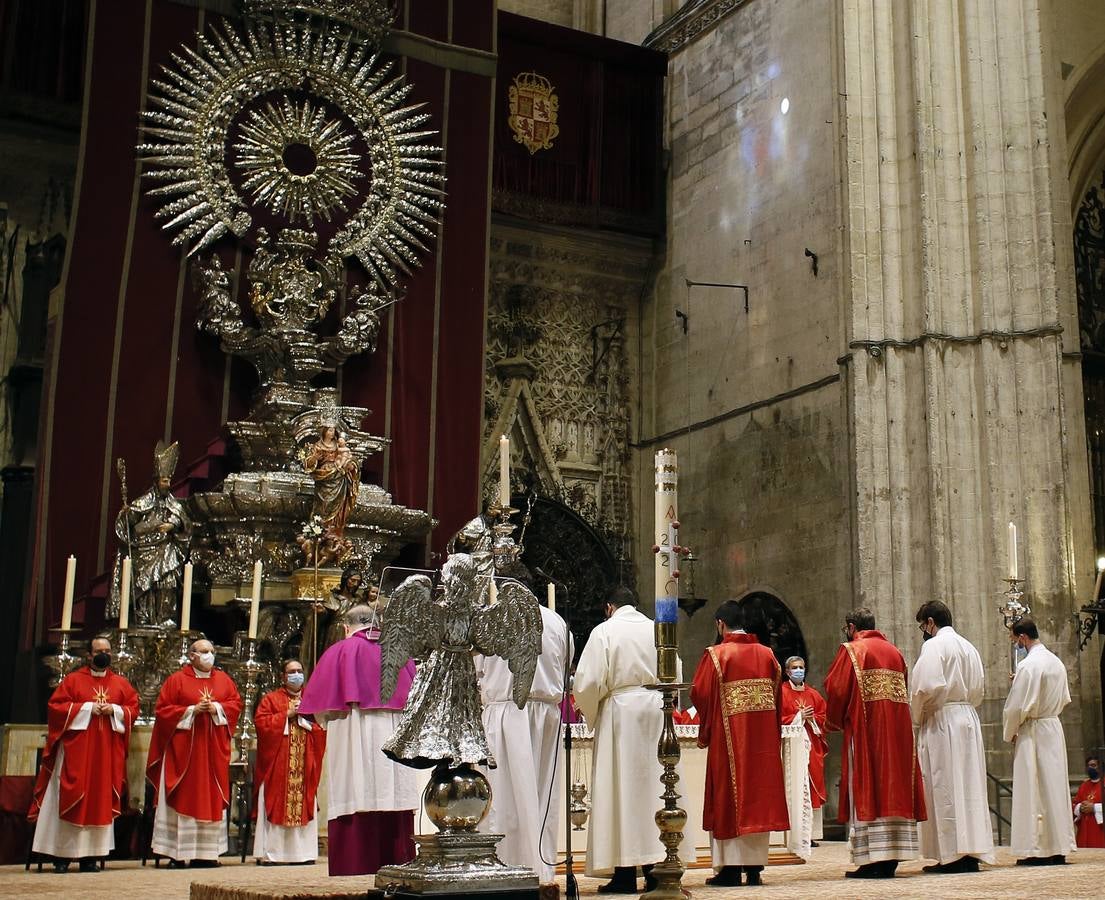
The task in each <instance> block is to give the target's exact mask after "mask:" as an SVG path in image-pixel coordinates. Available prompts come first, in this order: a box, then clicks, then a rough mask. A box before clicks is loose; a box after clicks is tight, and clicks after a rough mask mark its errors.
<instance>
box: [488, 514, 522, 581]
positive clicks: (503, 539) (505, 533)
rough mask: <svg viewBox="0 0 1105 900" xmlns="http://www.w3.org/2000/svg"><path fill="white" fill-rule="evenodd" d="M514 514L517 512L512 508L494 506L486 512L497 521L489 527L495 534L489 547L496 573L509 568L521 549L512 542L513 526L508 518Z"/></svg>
mask: <svg viewBox="0 0 1105 900" xmlns="http://www.w3.org/2000/svg"><path fill="white" fill-rule="evenodd" d="M516 512H518V510H517V509H515V508H514V507H513V506H494V507H491V508H490V509H489V510H488V513H489V514H490V515H491V517H492V518H496V519H498V520H499V521H498V522H496V523H495V524H494V525H492V526H491V530H492V531H494V532H495V540H494V543H493V544H492V545H491V558H492V560H493V561H494V563H495V571H496V572H501V571H503V570H504V569H508V568H510V566H512V565H513V564H514V562H515V561H516V560H517V559H518V552H519V550H520V549H521V548H520V547H519V546H518V545H517V544H516V543H515V542H514V528H515V526H514V523H513V522H511V521H510V517H511V516H513V515H514V514H515V513H516Z"/></svg>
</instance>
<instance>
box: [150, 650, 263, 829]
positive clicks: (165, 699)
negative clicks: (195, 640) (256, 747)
mask: <svg viewBox="0 0 1105 900" xmlns="http://www.w3.org/2000/svg"><path fill="white" fill-rule="evenodd" d="M205 698H206V699H210V700H214V701H215V702H217V703H221V704H222V707H223V712H224V713H225V715H226V721H227V724H226V725H219V724H217V722H216V719H215V716H213V715H212V714H211V713H207V712H197V713H195V715H194V717H193V720H192V727H191V728H189V729H178V728H177V725H178V724H179V723H180V720H181V719H182V718H183V717H184V714H185V713H186V712H187V711H188V707H189V706H195V705H196V704H197V703H199V702H200V701H202V700H204V699H205ZM241 711H242V698H241V697H239V696H238V689H237V688H236V687H235V686H234V682H233V681H232V680H231V678H230V676H229V675H227V674H226V672H223V671H222V670H220V669H212V670H211V677H210V678H197V677H196V673H195V670H194V669H193V668H192V667H191V666H190V665H186V666H184V668H182V669H181V670H180V671H179V672H174V673H173V674H172V675H170V676H169V677H168V678H166V679H165V683H164V684H163V685H162V686H161V693H160V694H158V695H157V706H156V708H155V709H154V719H155V721H154V726H153V737H152V738H151V740H150V755H149V761H148V762H147V763H146V777H147V778H148V779H149V780H150V781H151V782H152V783H153V786H154V791H155V793H156V791H157V790H158V786H159V785H160V783H161V771H162V768H164V770H165V797H164V798H157V797H156V796H155V802H158V803H161V802H165V803H168V804H169V806H170V807H172V808H173V809H175V810H176V811H177V813H178V814H180V815H182V816H189V817H191V818H193V819H198V820H199V821H201V822H217V821H219V820H220V819H221V818H222V817H223V812H224V810H225V809H226V807H227V806H228V805H229V803H230V737H231V735H232V734H233V733H234V727H235V725H237V723H238V715H239V714H240V713H241Z"/></svg>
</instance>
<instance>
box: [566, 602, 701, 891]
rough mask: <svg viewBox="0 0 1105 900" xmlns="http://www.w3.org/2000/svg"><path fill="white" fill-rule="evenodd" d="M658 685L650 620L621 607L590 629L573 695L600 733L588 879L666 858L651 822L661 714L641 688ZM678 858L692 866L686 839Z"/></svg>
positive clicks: (656, 699)
mask: <svg viewBox="0 0 1105 900" xmlns="http://www.w3.org/2000/svg"><path fill="white" fill-rule="evenodd" d="M655 683H656V645H655V638H654V635H653V622H652V619H650V618H648V616H645V615H643V614H641V613H640V612H638V611H637V610H636V609H634V608H633V607H632V606H620V607H618V609H617V610H616V611H615V612H614V615H612V616H611V617H610V618H609V619H607V620H606V621H605V622H603V623H601V624H599V625H596V626H595V627H594V629H593V630H592V631H591V635H590V637H589V638H588V639H587V646H586V647H584V648H583V653H582V655H581V656H580V660H579V665H578V666H577V667H576V676H575V685H574V690H573V693H574V695H575V699H576V706H577V707H578V708H579V711H580V712H581V713H583V716H584V718H586V720H587V723H588V724H589V725H590V726H591V727H592V728H593V729H594V732H595V744H594V751H593V756H592V763H591V766H592V769H591V782H590V784H591V821H590V825H589V827H588V829H587V866H586V869H585V871H586V874H587V875H591V876H602V875H609V874H610V873H611V872H612V871H613V869H614V867H615V866H639V865H649V864H651V863H657V862H659V861H660V860H662V859H663V858H664V855H665V852H666V851H665V849H664V845H663V844H662V843H661V842H660V833H659V831H658V830H657V828H656V823H655V821H654V816H655V814H656V810H657V809H659V808H660V807H661V805H662V804H661V801H660V800H659V799H658V798H659V796H660V793H661V791H662V790H663V785H662V784H661V783H660V775H661V774H662V772H663V767H662V766H661V765H660V763H659V761H658V760H657V759H656V745H657V743H658V741H659V740H660V731H661V729H662V728H663V725H664V716H663V713H662V712H661V701H660V695H659V693H658V692H657V691H650V690H647V689H646V688H645V687H644V685H646V684H655ZM677 770H678V769H677ZM680 856H681V858H682V859H683V860H684V861H685V862H694V860H695V849H694V847H693V846H692V844H691V842H690V841H687V840H684V841H683V844H682V846H681V847H680Z"/></svg>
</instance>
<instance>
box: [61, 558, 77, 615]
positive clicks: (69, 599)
mask: <svg viewBox="0 0 1105 900" xmlns="http://www.w3.org/2000/svg"><path fill="white" fill-rule="evenodd" d="M76 584H77V557H75V556H70V557H69V559H68V560H67V562H66V564H65V600H64V602H63V603H62V606H61V627H62V629H63V630H64V631H68V630H69V629H70V628H72V627H73V589H74V587H76Z"/></svg>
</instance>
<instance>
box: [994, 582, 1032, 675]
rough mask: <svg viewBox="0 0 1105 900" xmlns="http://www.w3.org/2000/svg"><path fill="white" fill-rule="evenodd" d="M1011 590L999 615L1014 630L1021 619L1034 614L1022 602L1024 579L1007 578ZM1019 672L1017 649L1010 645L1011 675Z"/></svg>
mask: <svg viewBox="0 0 1105 900" xmlns="http://www.w3.org/2000/svg"><path fill="white" fill-rule="evenodd" d="M1005 581H1006V582H1007V583H1008V585H1009V588H1008V589H1007V590H1006V591H1005V593H1004V596H1005V602H1004V603H1002V604H1000V605H999V606H998V613H999V614H1000V615H1001V619H1002V623H1003V624H1004V625H1005V627H1006V628H1008V629H1012V628H1013V626H1014V625H1016V624H1017V623H1018V622H1019V621H1020V620H1021V619H1023V618H1024V617H1025V616H1027V615H1028V614H1029V613H1031V612H1032V607H1030V606H1028V605H1026V604H1024V603H1022V602H1021V598H1022V597H1023V596H1024V591H1022V590H1021V587H1020V586H1021V585H1022V584H1024V579H1023V578H1006V579H1005ZM1016 671H1017V648H1016V647H1015V646H1014V645H1013V644H1010V645H1009V674H1010V675H1013V674H1015V673H1016Z"/></svg>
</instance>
